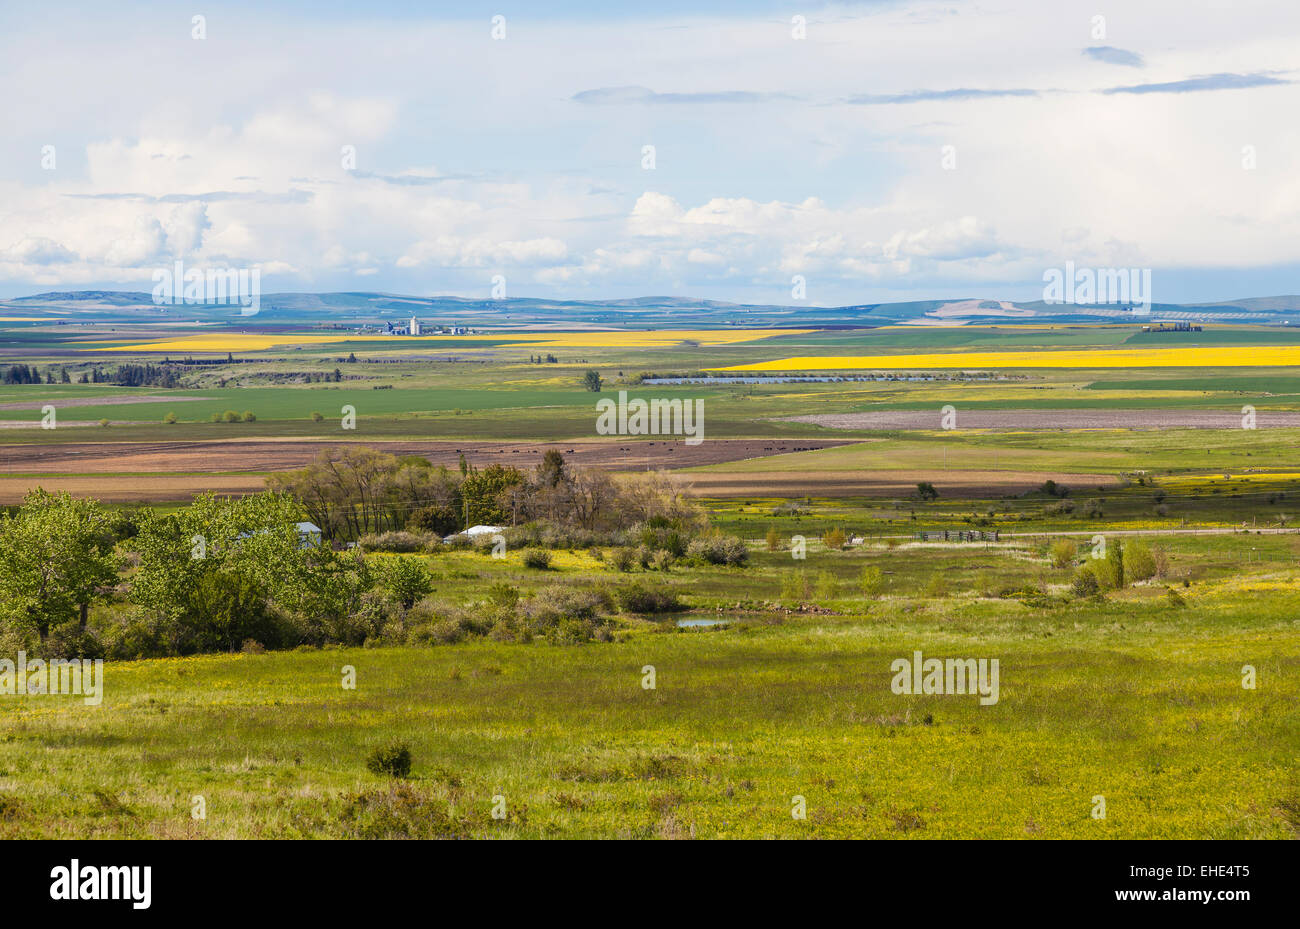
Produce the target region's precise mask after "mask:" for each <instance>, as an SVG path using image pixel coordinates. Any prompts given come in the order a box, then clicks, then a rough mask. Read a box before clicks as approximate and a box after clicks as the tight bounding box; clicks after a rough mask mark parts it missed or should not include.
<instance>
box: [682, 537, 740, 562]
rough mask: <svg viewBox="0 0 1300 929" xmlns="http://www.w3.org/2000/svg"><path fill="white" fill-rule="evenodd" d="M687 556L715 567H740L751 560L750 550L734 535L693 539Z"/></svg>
mask: <svg viewBox="0 0 1300 929" xmlns="http://www.w3.org/2000/svg"><path fill="white" fill-rule="evenodd" d="M686 554H687V555H688V556H689V557H690V558H692V559H694V560H695V561H697V562H703V563H706V564H714V565H733V566H739V565H743V564H744V563H745V562H746V561H748V560H749V549H748V548H746V547H745V543H744V541H743V540H741V539H738V538H736V537H735V536H734V535H715V536H708V537H706V538H702V539H692V540H691V544H690V545H688V546H687V547H686Z"/></svg>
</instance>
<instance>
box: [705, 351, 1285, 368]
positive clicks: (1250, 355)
mask: <svg viewBox="0 0 1300 929" xmlns="http://www.w3.org/2000/svg"><path fill="white" fill-rule="evenodd" d="M1291 365H1300V346H1281V347H1264V346H1235V345H1231V346H1229V345H1222V346H1206V347H1197V348H1192V347H1189V348H1144V349H1084V350H1079V351H1059V352H1032V351H1031V352H936V353H929V354H916V355H823V356H812V357H798V358H778V359H777V360H775V361H759V362H754V363H753V364H743V365H732V366H730V367H726V368H715V369H713V370H716V371H782V372H790V371H852V370H862V369H866V370H877V371H878V370H919V369H924V368H942V369H962V370H972V369H987V368H1200V367H1206V368H1248V367H1264V368H1274V367H1287V366H1291Z"/></svg>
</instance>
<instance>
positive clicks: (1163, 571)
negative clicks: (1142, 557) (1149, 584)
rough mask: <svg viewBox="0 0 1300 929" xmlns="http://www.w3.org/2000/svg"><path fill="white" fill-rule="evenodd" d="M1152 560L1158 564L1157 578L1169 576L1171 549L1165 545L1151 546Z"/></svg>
mask: <svg viewBox="0 0 1300 929" xmlns="http://www.w3.org/2000/svg"><path fill="white" fill-rule="evenodd" d="M1151 558H1152V560H1153V561H1155V563H1156V577H1168V576H1169V549H1167V548H1165V547H1164V546H1163V545H1153V546H1151Z"/></svg>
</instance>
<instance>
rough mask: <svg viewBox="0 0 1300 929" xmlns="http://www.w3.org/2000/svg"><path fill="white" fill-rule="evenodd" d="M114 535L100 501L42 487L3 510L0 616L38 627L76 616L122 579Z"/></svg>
mask: <svg viewBox="0 0 1300 929" xmlns="http://www.w3.org/2000/svg"><path fill="white" fill-rule="evenodd" d="M115 542H116V538H115V535H114V532H113V529H112V520H111V518H110V517H109V515H108V514H107V513H106V512H105V511H104V510H103V509H102V508H101V507H100V506H99V504H98V503H97V502H95V501H94V500H74V499H73V498H72V497H71V496H70V495H68V494H67V493H62V494H58V495H54V494H51V493H48V492H47V491H45V490H41V489H37V490H34V491H32V492H31V493H29V494H27V496H26V497H25V498H24V499H23V504H22V506H21V507H19V508H18V510H17V512H15V513H12V514H6V515H4V516H3V517H0V616H3V617H4V619H5V622H6V624H7V625H11V626H15V627H17V628H18V629H19V630H20V631H22V632H26V633H31V632H34V633H36V635H37V636H38V637H39V638H40V640H41V642H42V643H43V642H45V640H46V638H47V637H48V636H49V634H50V631H51V630H52V629H54V628H56V627H58V626H59V625H62V624H63V623H67V622H72V621H77V622H78V623H79V624H80V628H81V629H82V630H84V629H85V627H86V618H87V614H88V612H89V609H90V604H91V603H92V602H93V601H94V600H95V599H96V598H97V597H99V596H101V595H102V593H103V592H104V591H105V590H106V589H108V588H111V587H112V586H113V585H114V584H115V583H116V581H117V559H116V556H115V555H114V552H113V548H114V545H115Z"/></svg>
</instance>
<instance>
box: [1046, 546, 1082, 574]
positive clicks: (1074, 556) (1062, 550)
mask: <svg viewBox="0 0 1300 929" xmlns="http://www.w3.org/2000/svg"><path fill="white" fill-rule="evenodd" d="M1048 556H1049V557H1050V558H1051V559H1052V567H1053V568H1068V567H1069V566H1070V565H1072V564H1074V563H1075V562H1076V561H1077V560H1078V558H1079V549H1078V546H1076V545H1075V544H1074V543H1073V542H1071V541H1070V540H1069V539H1058V540H1057V541H1055V542H1053V543H1052V547H1051V548H1050V549H1049V550H1048Z"/></svg>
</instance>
